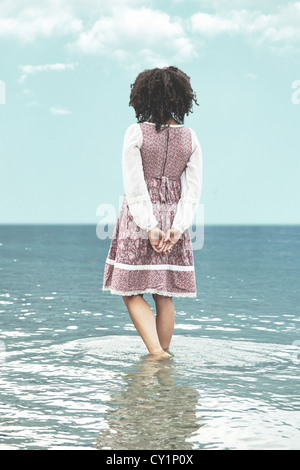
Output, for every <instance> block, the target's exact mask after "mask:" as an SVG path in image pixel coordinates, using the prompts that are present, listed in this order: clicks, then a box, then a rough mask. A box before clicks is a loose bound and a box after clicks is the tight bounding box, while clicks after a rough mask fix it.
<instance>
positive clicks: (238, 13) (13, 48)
mask: <svg viewBox="0 0 300 470" xmlns="http://www.w3.org/2000/svg"><path fill="white" fill-rule="evenodd" d="M167 65H175V66H177V67H179V68H181V69H182V70H184V71H185V72H186V73H187V74H188V75H189V76H190V77H191V84H192V87H193V89H194V90H195V92H196V94H197V98H198V102H199V106H194V112H193V113H192V114H190V115H189V116H187V117H186V120H185V125H186V126H188V127H191V128H193V129H194V130H195V132H196V133H197V136H198V139H199V141H200V144H201V147H202V153H203V189H202V196H201V207H202V208H203V213H204V223H205V224H299V223H300V210H299V205H300V184H299V180H300V178H299V176H300V159H299V151H300V2H293V1H275V0H272V1H270V0H264V1H258V0H241V1H237V0H215V1H206V0H204V1H197V0H184V1H183V0H182V1H181V0H164V1H157V0H110V1H109V2H108V1H107V0H105V1H103V0H84V1H83V0H52V1H50V0H32V1H30V0H27V1H25V0H0V224H1V223H2V224H5V223H14V224H26V223H30V224H32V223H43V224H45V223H91V224H97V223H98V222H99V214H100V213H101V211H102V209H103V207H105V205H107V207H108V206H109V207H113V208H115V214H116V216H117V214H118V210H119V201H120V198H121V197H122V195H123V182H122V172H121V154H122V144H123V138H124V133H125V131H126V129H127V127H128V126H129V125H130V124H132V123H133V122H136V119H135V114H134V110H133V109H132V108H130V107H129V105H128V102H129V94H130V84H131V83H133V81H134V79H135V77H136V75H137V74H138V73H139V72H141V71H142V70H145V69H147V68H153V67H163V66H167Z"/></svg>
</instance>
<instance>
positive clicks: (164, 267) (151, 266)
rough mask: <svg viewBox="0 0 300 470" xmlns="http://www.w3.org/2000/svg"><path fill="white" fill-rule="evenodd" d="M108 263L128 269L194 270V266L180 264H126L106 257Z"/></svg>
mask: <svg viewBox="0 0 300 470" xmlns="http://www.w3.org/2000/svg"><path fill="white" fill-rule="evenodd" d="M106 263H107V264H112V265H114V266H115V268H119V269H125V270H127V271H149V270H150V271H151V270H152V271H167V270H168V271H194V266H180V265H178V264H176V265H174V264H124V263H116V262H115V260H113V259H110V258H107V259H106Z"/></svg>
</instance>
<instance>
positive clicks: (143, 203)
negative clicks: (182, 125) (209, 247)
mask: <svg viewBox="0 0 300 470" xmlns="http://www.w3.org/2000/svg"><path fill="white" fill-rule="evenodd" d="M149 125H150V124H149ZM171 127H177V125H174V126H172V125H171ZM190 130H191V133H192V154H191V156H190V159H189V161H188V163H187V165H186V168H185V170H184V172H183V173H182V175H181V198H180V200H179V202H178V205H177V211H176V214H175V217H174V221H173V225H172V227H173V228H177V229H178V230H179V231H180V232H184V231H185V230H186V229H188V228H189V227H190V226H191V225H192V223H193V219H194V216H195V213H196V210H197V207H198V204H199V200H200V196H201V190H202V151H201V147H200V144H199V142H198V139H197V136H196V134H195V132H194V131H193V130H192V129H190ZM142 143H143V134H142V130H141V128H140V126H139V125H138V124H132V125H131V126H129V127H128V129H127V131H126V133H125V138H124V143H123V152H122V172H123V184H124V192H125V195H126V199H127V204H128V206H129V210H130V212H131V214H132V217H133V219H134V221H135V223H136V224H137V225H138V226H139V227H140V228H142V229H144V230H147V231H149V230H151V229H152V228H154V227H156V225H158V222H157V220H156V218H155V217H154V214H153V208H152V202H151V199H150V196H149V193H148V189H147V185H146V182H145V178H144V172H143V164H142V157H141V152H140V148H141V146H142Z"/></svg>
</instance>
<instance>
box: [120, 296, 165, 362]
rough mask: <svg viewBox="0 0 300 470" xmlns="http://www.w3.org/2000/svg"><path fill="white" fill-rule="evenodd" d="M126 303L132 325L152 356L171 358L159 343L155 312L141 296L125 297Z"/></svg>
mask: <svg viewBox="0 0 300 470" xmlns="http://www.w3.org/2000/svg"><path fill="white" fill-rule="evenodd" d="M123 300H124V303H125V305H126V307H127V310H128V313H129V315H130V318H131V320H132V323H133V324H134V326H135V327H136V329H137V331H138V333H139V334H140V335H141V337H142V340H143V341H144V343H145V345H146V347H147V349H148V351H149V353H150V354H154V355H158V356H161V357H169V354H167V353H166V352H165V351H164V350H163V348H162V347H161V344H160V342H159V338H158V335H157V331H156V323H155V317H154V315H153V312H152V310H151V308H150V306H149V305H148V303H147V302H146V300H145V299H144V298H143V297H142V296H141V295H133V296H126V297H125V296H124V297H123Z"/></svg>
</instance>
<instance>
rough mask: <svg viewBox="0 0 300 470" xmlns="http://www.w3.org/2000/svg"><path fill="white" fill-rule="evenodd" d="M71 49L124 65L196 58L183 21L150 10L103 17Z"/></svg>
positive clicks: (115, 13) (119, 12)
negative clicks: (102, 56) (108, 58)
mask: <svg viewBox="0 0 300 470" xmlns="http://www.w3.org/2000/svg"><path fill="white" fill-rule="evenodd" d="M70 47H71V49H73V50H74V49H75V50H79V51H81V52H83V53H85V54H98V55H104V56H109V57H114V58H115V59H116V60H118V61H119V62H120V63H122V64H123V65H126V63H127V64H128V65H129V64H131V65H132V64H135V63H137V62H138V63H139V64H141V62H142V63H147V62H153V59H154V58H155V62H168V63H170V62H176V61H179V62H182V61H184V60H190V59H191V58H193V57H196V55H197V52H196V47H195V45H194V43H193V41H192V40H191V39H190V38H189V37H188V35H187V34H186V33H185V31H184V27H183V25H182V22H181V20H180V19H178V18H176V19H174V20H172V19H171V18H170V16H169V15H168V14H167V13H164V12H161V11H158V10H152V9H149V8H140V9H138V10H137V9H132V8H123V9H119V10H116V11H114V12H113V13H112V14H111V15H107V16H102V17H101V18H100V19H99V20H98V21H96V22H95V23H94V25H93V26H92V27H91V28H90V30H88V31H85V32H81V33H80V35H79V37H78V39H77V41H76V42H75V43H73V44H72V45H71V46H70ZM154 51H155V52H154Z"/></svg>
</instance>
